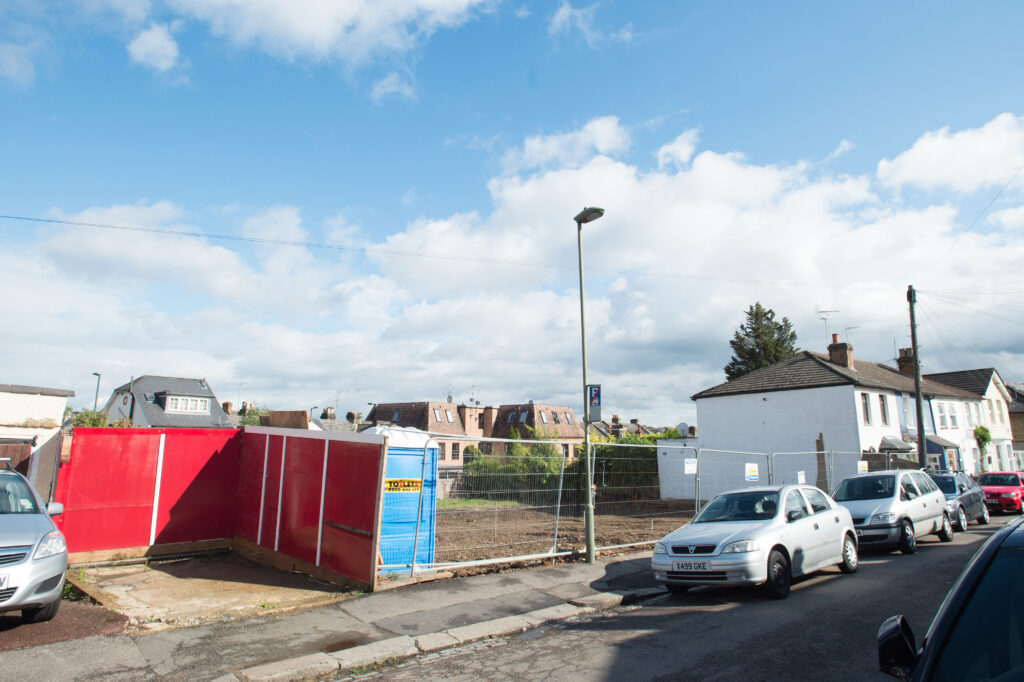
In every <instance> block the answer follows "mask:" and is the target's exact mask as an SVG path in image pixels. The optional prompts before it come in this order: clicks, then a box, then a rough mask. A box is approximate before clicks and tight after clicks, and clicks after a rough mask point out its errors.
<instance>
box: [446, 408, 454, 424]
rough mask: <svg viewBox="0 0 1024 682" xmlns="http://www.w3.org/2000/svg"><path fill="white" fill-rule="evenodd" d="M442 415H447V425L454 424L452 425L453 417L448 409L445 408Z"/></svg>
mask: <svg viewBox="0 0 1024 682" xmlns="http://www.w3.org/2000/svg"><path fill="white" fill-rule="evenodd" d="M444 413H445V415H447V417H448V423H449V424H454V423H455V417H453V416H452V411H451V410H449V409H448V408H447V407H446V408H445V410H444Z"/></svg>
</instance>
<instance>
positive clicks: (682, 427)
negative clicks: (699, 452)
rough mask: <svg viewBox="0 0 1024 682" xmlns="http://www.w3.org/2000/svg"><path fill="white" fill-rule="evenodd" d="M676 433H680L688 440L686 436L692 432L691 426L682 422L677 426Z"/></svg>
mask: <svg viewBox="0 0 1024 682" xmlns="http://www.w3.org/2000/svg"><path fill="white" fill-rule="evenodd" d="M676 431H678V432H679V436H680V437H681V438H686V434H688V433H689V432H690V425H689V424H687V423H686V422H680V423H678V424H676Z"/></svg>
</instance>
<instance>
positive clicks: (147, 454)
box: [56, 428, 160, 553]
mask: <svg viewBox="0 0 1024 682" xmlns="http://www.w3.org/2000/svg"><path fill="white" fill-rule="evenodd" d="M159 444H160V436H159V433H155V432H153V431H152V430H150V429H101V428H76V429H75V431H74V437H73V439H72V441H71V454H70V458H69V461H68V462H67V463H66V464H64V465H63V467H62V468H66V471H65V472H64V481H65V486H64V487H63V489H58V494H62V495H63V499H57V501H58V502H61V503H63V505H64V513H63V514H61V515H60V516H58V517H56V521H57V524H58V526H59V527H60V528H61V530H62V531H63V532H64V536H65V537H66V538H67V543H68V551H69V552H72V553H74V552H88V551H93V550H103V549H120V548H124V547H139V546H144V545H148V544H149V532H150V527H151V524H152V518H153V497H154V493H155V486H156V465H157V453H158V451H159Z"/></svg>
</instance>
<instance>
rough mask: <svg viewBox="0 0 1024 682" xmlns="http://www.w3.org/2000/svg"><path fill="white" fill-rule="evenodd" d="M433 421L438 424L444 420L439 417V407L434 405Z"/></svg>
mask: <svg viewBox="0 0 1024 682" xmlns="http://www.w3.org/2000/svg"><path fill="white" fill-rule="evenodd" d="M434 421H436V422H437V423H438V424H441V423H443V422H444V420H443V419H441V408H439V407H435V408H434Z"/></svg>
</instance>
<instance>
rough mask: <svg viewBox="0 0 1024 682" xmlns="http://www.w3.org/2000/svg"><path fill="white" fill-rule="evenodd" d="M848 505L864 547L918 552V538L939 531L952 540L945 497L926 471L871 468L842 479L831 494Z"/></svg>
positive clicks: (944, 538) (941, 535)
mask: <svg viewBox="0 0 1024 682" xmlns="http://www.w3.org/2000/svg"><path fill="white" fill-rule="evenodd" d="M832 496H833V497H834V498H835V500H836V502H838V503H839V504H841V505H842V506H844V507H846V508H847V509H849V510H850V514H851V515H852V516H853V523H854V526H855V527H856V529H857V542H859V543H860V544H861V545H863V546H864V547H879V548H885V549H897V548H898V549H899V550H900V551H901V552H903V553H904V554H913V553H914V552H916V551H917V538H919V537H921V536H922V535H930V534H932V533H935V534H936V535H938V536H939V539H940V540H942V541H943V542H950V541H952V540H953V524H952V523H951V522H950V520H949V510H948V509H947V508H946V496H945V495H944V494H943V493H942V491H941V490H939V487H938V486H937V485H935V482H934V481H933V480H932V479H931V477H930V476H928V474H926V473H924V472H923V471H917V470H914V469H896V470H890V471H872V472H871V473H869V474H861V475H859V476H850V477H849V478H844V479H843V480H842V481H840V483H839V486H838V487H837V488H836V490H835V492H834V493H832Z"/></svg>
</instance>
